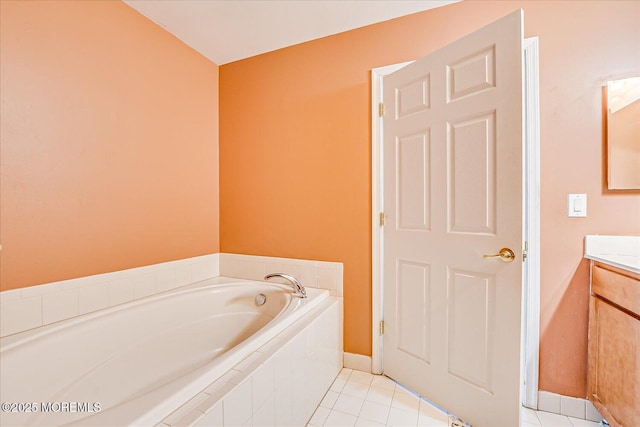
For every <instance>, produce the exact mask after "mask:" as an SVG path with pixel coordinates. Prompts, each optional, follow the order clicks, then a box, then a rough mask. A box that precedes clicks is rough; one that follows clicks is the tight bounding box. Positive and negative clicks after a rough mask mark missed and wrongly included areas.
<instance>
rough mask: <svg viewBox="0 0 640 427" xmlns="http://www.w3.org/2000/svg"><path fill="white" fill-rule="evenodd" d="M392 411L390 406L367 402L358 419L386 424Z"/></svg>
mask: <svg viewBox="0 0 640 427" xmlns="http://www.w3.org/2000/svg"><path fill="white" fill-rule="evenodd" d="M390 409H391V407H390V406H388V405H381V404H379V403H375V402H370V401H365V402H364V404H363V405H362V409H361V410H360V414H359V415H358V418H364V419H367V420H370V421H376V422H379V423H382V424H386V422H387V418H388V417H389V410H390Z"/></svg>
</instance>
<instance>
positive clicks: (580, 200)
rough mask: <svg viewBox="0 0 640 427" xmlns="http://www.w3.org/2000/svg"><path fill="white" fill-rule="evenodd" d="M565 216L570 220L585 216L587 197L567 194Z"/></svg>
mask: <svg viewBox="0 0 640 427" xmlns="http://www.w3.org/2000/svg"><path fill="white" fill-rule="evenodd" d="M567 214H568V215H569V216H570V217H572V218H585V217H586V216H587V195H586V194H569V195H568V197H567Z"/></svg>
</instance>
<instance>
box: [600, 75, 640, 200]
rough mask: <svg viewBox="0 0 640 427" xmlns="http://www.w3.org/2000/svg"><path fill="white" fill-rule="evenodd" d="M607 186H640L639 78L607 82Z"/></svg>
mask: <svg viewBox="0 0 640 427" xmlns="http://www.w3.org/2000/svg"><path fill="white" fill-rule="evenodd" d="M607 157H608V161H607V186H608V188H609V189H610V190H633V189H640V77H633V78H629V79H621V80H612V81H609V82H607Z"/></svg>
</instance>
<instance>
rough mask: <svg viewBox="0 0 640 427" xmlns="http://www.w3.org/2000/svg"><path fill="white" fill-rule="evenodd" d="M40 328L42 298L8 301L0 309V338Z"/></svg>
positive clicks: (38, 296)
mask: <svg viewBox="0 0 640 427" xmlns="http://www.w3.org/2000/svg"><path fill="white" fill-rule="evenodd" d="M38 326H42V296H40V295H36V296H33V297H30V298H21V299H17V300H9V301H6V302H3V303H2V307H0V336H3V337H4V336H7V335H11V334H15V333H18V332H22V331H26V330H27V329H32V328H37V327H38Z"/></svg>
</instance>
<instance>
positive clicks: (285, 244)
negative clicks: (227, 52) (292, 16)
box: [220, 1, 640, 397]
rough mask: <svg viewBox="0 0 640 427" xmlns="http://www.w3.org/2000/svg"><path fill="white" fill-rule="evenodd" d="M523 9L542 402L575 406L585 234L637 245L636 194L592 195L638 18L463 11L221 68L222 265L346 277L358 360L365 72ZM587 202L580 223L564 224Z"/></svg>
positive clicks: (634, 13)
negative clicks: (275, 265) (535, 78)
mask: <svg viewBox="0 0 640 427" xmlns="http://www.w3.org/2000/svg"><path fill="white" fill-rule="evenodd" d="M517 8H523V9H524V11H525V35H526V36H539V38H540V61H541V63H540V85H541V89H540V102H541V112H540V116H541V139H542V141H541V156H542V161H541V163H542V170H541V175H542V182H541V192H542V196H541V197H542V200H541V203H542V206H541V215H542V242H541V243H542V247H541V251H542V260H541V261H542V271H541V277H542V283H541V287H542V288H541V304H542V309H541V327H542V337H541V346H540V350H541V354H540V357H541V367H540V369H541V370H540V388H541V389H543V390H548V391H552V392H556V393H562V394H567V395H573V396H580V397H585V395H586V385H585V381H586V342H587V307H588V305H587V301H588V292H589V291H588V268H587V267H588V265H587V264H586V263H585V262H583V261H581V259H582V250H583V248H582V238H583V236H584V235H585V234H595V233H600V234H607V233H611V234H619V233H620V234H631V233H635V234H638V233H640V220H639V218H640V196H639V195H638V194H639V193H638V192H626V193H612V192H608V191H606V190H605V189H604V188H605V187H603V185H604V177H605V176H606V175H605V171H604V169H603V154H604V142H603V128H602V108H601V105H602V98H601V94H602V91H601V87H602V85H604V83H605V81H606V80H608V79H611V78H618V77H628V76H630V75H632V74H640V56H638V52H639V51H640V26H638V22H640V2H637V1H622V2H613V1H602V2H598V1H585V2H581V1H567V2H537V1H531V2H522V1H496V2H485V1H464V2H461V3H457V4H454V5H450V6H447V7H444V8H439V9H435V10H431V11H427V12H423V13H419V14H415V15H411V16H408V17H403V18H399V19H395V20H391V21H387V22H384V23H380V24H376V25H372V26H369V27H365V28H362V29H358V30H354V31H350V32H347V33H342V34H338V35H335V36H331V37H326V38H323V39H319V40H314V41H311V42H308V43H304V44H301V45H297V46H293V47H290V48H286V49H282V50H278V51H275V52H271V53H268V54H264V55H260V56H256V57H253V58H249V59H246V60H242V61H238V62H234V63H231V64H227V65H223V66H221V67H220V156H221V164H220V227H221V231H220V246H221V250H222V251H223V252H235V253H245V254H260V255H272V256H284V257H294V258H310V259H320V260H332V261H341V262H343V263H344V274H345V279H344V280H345V282H344V286H345V288H344V294H345V335H344V336H345V351H348V352H354V353H361V354H371V261H370V253H371V232H370V229H371V224H370V209H371V197H370V192H371V186H370V181H371V167H370V164H371V148H370V145H371V120H370V112H369V108H370V102H371V97H370V88H369V86H370V79H369V70H370V69H371V68H374V67H379V66H383V65H388V64H393V63H398V62H402V61H407V60H411V59H415V58H418V57H420V56H423V55H426V54H428V53H430V52H432V51H434V50H436V49H438V48H439V47H442V46H444V45H446V44H447V43H449V42H451V41H453V40H455V39H457V38H459V37H461V36H463V35H465V34H467V33H469V32H471V31H473V30H475V29H477V28H480V27H482V26H484V25H486V24H488V23H489V22H491V21H493V20H495V19H498V18H500V17H502V16H504V15H506V14H508V13H509V12H511V11H513V10H515V9H517ZM568 193H587V195H588V204H589V206H588V213H589V217H588V218H586V219H583V218H580V219H575V218H573V219H570V218H567V216H566V197H567V194H568Z"/></svg>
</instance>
